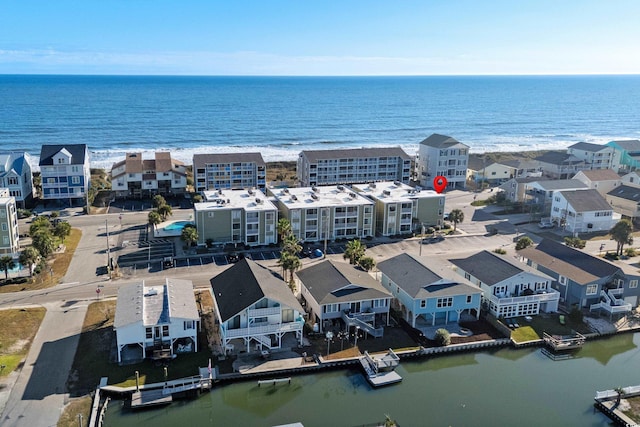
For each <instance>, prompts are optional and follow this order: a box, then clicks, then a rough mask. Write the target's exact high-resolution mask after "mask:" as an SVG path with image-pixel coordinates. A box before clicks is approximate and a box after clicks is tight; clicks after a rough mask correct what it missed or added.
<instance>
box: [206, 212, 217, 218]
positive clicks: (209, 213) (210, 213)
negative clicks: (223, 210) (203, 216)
mask: <svg viewBox="0 0 640 427" xmlns="http://www.w3.org/2000/svg"><path fill="white" fill-rule="evenodd" d="M214 214H215V212H207V215H208V216H209V218H213V216H214Z"/></svg>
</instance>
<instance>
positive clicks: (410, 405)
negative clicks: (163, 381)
mask: <svg viewBox="0 0 640 427" xmlns="http://www.w3.org/2000/svg"><path fill="white" fill-rule="evenodd" d="M639 345H640V334H637V333H636V334H622V335H617V336H614V337H611V338H607V339H602V340H596V341H590V342H587V343H586V344H585V346H584V347H583V348H582V349H580V350H579V351H578V352H577V353H575V358H573V359H569V360H562V361H553V360H551V359H549V358H548V357H546V356H545V355H543V354H542V352H541V350H540V348H528V349H522V350H512V349H509V348H504V349H497V350H493V351H485V352H480V353H463V354H458V355H446V356H438V357H430V358H427V359H420V360H415V361H403V362H402V363H401V365H400V367H399V368H398V369H397V372H398V373H399V374H400V375H401V376H402V377H403V381H402V382H401V383H399V384H396V385H391V386H389V387H386V388H381V389H376V390H374V389H372V388H371V387H370V386H369V385H368V383H367V382H366V380H365V379H364V378H363V376H362V374H361V373H360V371H358V370H337V371H327V372H322V373H315V374H312V375H303V376H295V377H292V381H291V384H290V385H289V384H286V383H284V384H279V385H276V386H275V387H274V386H264V385H263V386H261V387H258V385H257V381H250V382H241V383H235V384H230V385H225V386H220V387H216V388H214V389H213V390H212V391H211V392H210V393H205V394H203V395H201V396H200V397H199V398H198V399H195V400H191V401H183V402H174V403H173V404H171V405H170V406H167V407H163V408H160V409H150V410H143V411H136V412H131V411H127V410H123V409H122V405H121V403H120V402H118V401H112V402H110V403H109V407H108V409H107V413H106V418H105V424H104V425H105V426H106V427H116V426H117V427H128V426H132V427H133V426H135V427H145V426H154V427H163V426H191V425H200V426H202V425H211V426H274V425H279V424H286V423H293V422H296V421H300V422H302V423H303V424H304V426H305V427H314V426H319V427H326V426H357V425H363V424H367V423H373V422H376V421H382V420H384V419H385V414H386V415H389V416H390V417H391V418H393V419H395V420H396V421H397V422H398V423H399V424H400V425H401V426H402V427H410V426H516V425H517V426H520V427H524V426H536V427H538V426H580V427H584V426H594V427H595V426H609V425H611V423H610V421H609V419H608V418H606V417H605V416H604V415H602V414H600V413H599V412H594V410H593V398H594V396H595V392H596V391H597V390H606V389H613V388H616V387H623V386H628V385H638V384H640V351H639Z"/></svg>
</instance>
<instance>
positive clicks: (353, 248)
mask: <svg viewBox="0 0 640 427" xmlns="http://www.w3.org/2000/svg"><path fill="white" fill-rule="evenodd" d="M366 249H367V247H366V246H365V245H363V244H362V242H361V241H360V240H359V239H355V240H351V241H350V242H349V243H347V246H346V248H345V250H344V254H343V255H342V258H344V259H348V260H349V264H357V263H358V261H360V258H362V257H363V256H364V252H365V250H366Z"/></svg>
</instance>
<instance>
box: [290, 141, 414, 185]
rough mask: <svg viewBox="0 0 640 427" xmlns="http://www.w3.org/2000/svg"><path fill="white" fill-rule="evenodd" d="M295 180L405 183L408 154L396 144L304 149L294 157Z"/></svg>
mask: <svg viewBox="0 0 640 427" xmlns="http://www.w3.org/2000/svg"><path fill="white" fill-rule="evenodd" d="M297 174H298V181H299V182H300V186H302V187H310V186H312V185H337V184H363V183H367V182H376V181H400V182H404V183H405V184H408V183H409V179H410V178H411V156H409V155H408V154H407V153H405V152H404V151H403V150H402V148H400V147H385V148H354V149H343V150H306V151H302V152H301V153H300V155H299V156H298V165H297Z"/></svg>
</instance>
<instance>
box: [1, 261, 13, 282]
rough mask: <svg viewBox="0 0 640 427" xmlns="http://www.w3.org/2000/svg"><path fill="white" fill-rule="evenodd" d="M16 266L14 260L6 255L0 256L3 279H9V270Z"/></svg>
mask: <svg viewBox="0 0 640 427" xmlns="http://www.w3.org/2000/svg"><path fill="white" fill-rule="evenodd" d="M15 267H16V262H15V261H14V260H13V258H11V257H10V256H8V255H5V256H3V257H1V258H0V270H2V271H4V279H5V280H9V270H11V269H12V268H15Z"/></svg>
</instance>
